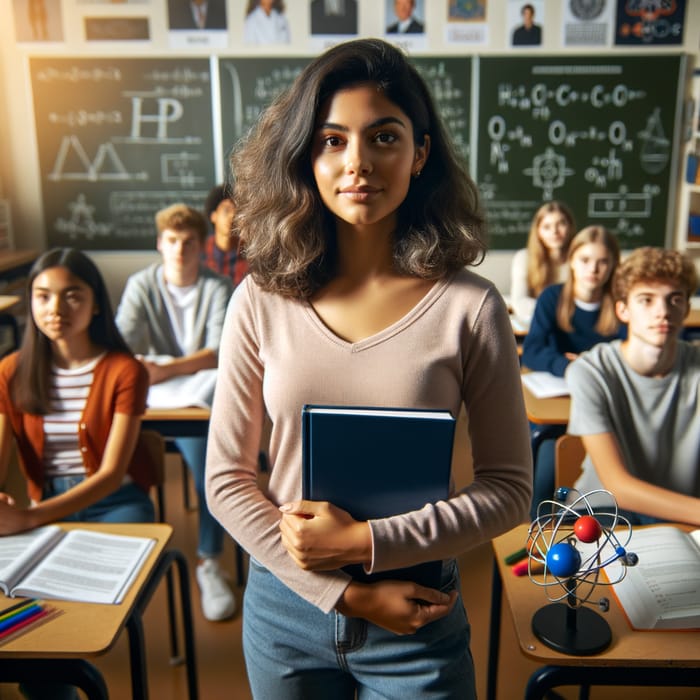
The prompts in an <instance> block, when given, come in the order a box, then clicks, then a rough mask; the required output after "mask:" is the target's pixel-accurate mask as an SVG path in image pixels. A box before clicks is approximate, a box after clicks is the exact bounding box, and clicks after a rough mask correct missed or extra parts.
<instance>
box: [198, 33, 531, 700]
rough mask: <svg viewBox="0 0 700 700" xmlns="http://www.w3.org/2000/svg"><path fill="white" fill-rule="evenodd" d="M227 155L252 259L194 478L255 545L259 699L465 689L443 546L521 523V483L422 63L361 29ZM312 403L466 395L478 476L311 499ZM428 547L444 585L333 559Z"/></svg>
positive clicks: (519, 443)
mask: <svg viewBox="0 0 700 700" xmlns="http://www.w3.org/2000/svg"><path fill="white" fill-rule="evenodd" d="M232 166H233V170H234V172H236V174H237V178H236V187H235V192H234V197H235V199H236V203H237V206H238V209H237V213H236V217H235V219H234V229H235V230H236V231H237V232H238V233H239V234H240V236H241V239H242V241H243V245H244V246H245V251H246V256H247V259H248V261H249V265H250V270H251V273H250V275H249V276H248V277H246V278H245V279H244V281H243V283H242V284H241V285H240V286H239V287H238V288H237V290H236V292H235V293H234V296H233V299H232V301H231V304H230V306H229V311H228V315H227V319H226V322H225V325H224V333H223V337H222V343H221V350H220V362H219V375H218V382H217V387H216V393H215V399H214V406H213V409H212V420H211V428H210V435H209V451H208V455H207V493H208V501H209V504H210V507H211V510H212V512H213V513H214V514H215V515H216V517H218V518H219V519H220V520H221V522H222V523H223V524H224V526H225V527H226V529H227V530H228V531H229V532H230V533H231V534H232V535H233V537H234V538H236V539H237V540H238V541H239V542H240V543H241V545H242V546H243V547H244V548H246V549H247V550H248V551H249V552H250V554H251V567H250V574H249V579H248V584H247V588H246V595H245V598H244V611H243V627H244V631H243V637H244V651H245V656H246V664H247V669H248V676H249V679H250V683H251V687H252V690H253V695H254V697H256V698H272V697H279V698H282V697H284V698H287V699H290V698H298V699H299V700H301V698H303V699H304V700H313V699H314V698H319V699H320V698H328V697H334V698H337V699H338V700H341V699H345V698H347V699H350V698H354V697H355V693H356V692H357V694H358V696H359V697H362V698H379V697H383V698H406V697H433V698H456V697H459V698H472V697H474V696H475V688H474V672H473V666H472V660H471V654H470V651H469V625H468V622H467V619H466V615H465V611H464V608H463V605H462V603H461V600H460V584H459V576H458V571H457V567H456V563H455V559H454V558H455V556H456V555H457V554H460V553H462V552H464V551H465V550H468V549H469V548H470V547H473V546H475V545H477V544H479V543H482V542H485V541H488V540H489V539H490V538H492V537H494V536H496V535H497V534H499V533H501V532H504V531H506V530H508V529H510V528H511V527H513V526H514V525H515V524H517V523H519V522H522V519H523V518H524V516H525V513H526V511H527V506H528V503H529V498H530V488H531V478H532V477H531V464H530V454H529V445H528V430H527V421H526V418H525V413H524V406H523V401H522V394H521V390H520V378H519V367H518V358H517V353H516V347H515V341H514V338H513V333H512V330H511V327H510V322H509V320H508V314H507V310H506V308H505V305H504V304H503V301H502V299H501V297H500V295H499V293H498V292H497V290H496V289H495V288H494V286H493V285H492V284H491V283H489V282H487V281H486V280H484V279H482V278H481V277H479V276H477V275H476V274H474V273H473V272H471V271H469V270H467V269H466V267H465V266H467V265H470V264H474V263H475V262H478V261H480V259H481V258H482V256H483V252H484V243H483V242H482V218H481V215H480V213H479V208H478V199H477V189H476V186H475V185H474V183H473V182H472V180H471V179H470V178H469V176H468V175H467V173H466V172H465V171H464V169H463V167H462V165H461V163H460V161H459V158H458V156H457V155H456V152H455V150H454V149H453V147H452V145H451V143H450V141H449V139H448V137H447V135H446V132H445V129H444V127H443V125H442V123H441V121H440V119H439V117H438V115H437V112H436V109H435V106H434V103H433V100H432V98H431V96H430V94H429V92H428V90H427V88H426V86H425V83H424V82H423V80H422V79H421V77H420V76H419V74H418V73H417V71H416V70H415V69H414V68H413V67H412V66H411V65H410V63H409V62H408V61H407V59H406V57H405V56H404V55H403V54H402V53H401V52H400V51H399V50H398V49H396V48H395V47H393V46H392V45H390V44H388V43H386V42H383V41H380V40H371V39H370V40H357V41H352V42H347V43H344V44H339V45H337V46H335V47H334V48H332V49H330V50H328V51H327V52H326V53H324V54H322V55H321V56H320V57H318V58H317V59H315V60H314V61H312V62H311V63H310V64H309V65H308V66H307V68H306V69H305V70H304V71H303V72H302V73H301V75H300V76H299V78H298V79H297V80H296V81H295V83H294V84H293V86H292V87H291V89H290V90H289V91H288V92H286V93H285V94H284V95H282V96H281V97H280V98H279V99H277V100H276V101H275V102H274V103H273V105H272V106H271V107H270V108H269V109H268V110H267V112H266V113H265V114H264V115H263V117H262V118H261V120H260V121H259V123H258V124H257V126H256V128H255V129H254V130H253V132H252V133H251V134H250V135H249V137H248V138H247V140H246V142H245V143H243V144H241V145H239V147H238V148H237V150H236V152H235V153H234V155H233V161H232ZM306 403H316V404H341V405H356V406H357V405H364V406H389V407H412V408H442V409H448V410H450V411H451V412H452V414H453V415H454V416H457V414H458V413H459V412H460V410H461V409H462V408H463V407H464V408H466V412H467V414H468V417H469V418H468V420H469V429H470V434H471V443H472V455H473V461H474V481H473V482H472V483H471V484H469V485H468V486H466V487H465V488H464V489H463V490H461V491H456V490H453V491H452V493H451V495H450V497H449V498H448V499H446V500H445V501H441V502H438V503H429V504H427V505H426V506H425V507H424V508H422V509H421V510H418V511H412V512H408V513H401V514H398V515H396V516H393V517H389V518H382V519H377V520H372V521H369V522H359V521H355V520H353V519H352V518H351V517H350V516H349V515H348V514H347V513H346V512H344V511H342V510H340V509H338V508H337V507H335V506H333V505H332V504H330V503H325V502H323V503H319V502H310V501H303V500H301V447H302V439H301V409H302V406H303V405H304V404H306ZM265 413H267V414H268V415H269V417H270V419H271V423H272V435H271V440H270V461H271V464H270V471H269V477H270V478H269V484H268V486H267V488H266V489H265V490H262V489H261V488H260V486H259V485H258V482H257V479H256V476H257V475H256V463H257V455H258V450H259V443H260V435H261V431H262V426H263V419H264V416H265ZM504 431H507V432H508V434H509V436H510V439H509V440H507V441H504V440H502V439H499V436H500V435H502V434H503V432H504ZM425 468H426V469H430V468H431V465H430V464H426V465H425ZM399 488H401V484H397V489H399ZM435 559H440V560H443V574H442V583H441V588H440V589H439V590H437V589H431V588H425V587H422V586H419V585H418V584H416V583H413V582H408V581H395V580H382V581H381V582H376V583H361V582H358V581H354V580H352V579H351V578H350V576H349V575H348V574H347V573H345V572H344V571H342V570H341V567H343V566H345V565H347V564H357V563H361V564H363V565H364V567H365V569H366V570H367V571H368V572H369V573H372V572H378V571H386V570H391V569H395V568H400V567H403V566H410V565H412V564H417V563H420V562H423V561H429V560H435Z"/></svg>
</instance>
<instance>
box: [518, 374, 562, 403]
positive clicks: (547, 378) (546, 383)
mask: <svg viewBox="0 0 700 700" xmlns="http://www.w3.org/2000/svg"><path fill="white" fill-rule="evenodd" d="M520 378H521V379H522V382H523V384H524V385H525V386H526V387H527V388H528V389H529V390H530V391H531V393H532V395H533V396H535V397H536V398H538V399H550V398H554V397H555V396H568V395H569V387H568V385H567V383H566V379H564V377H557V376H556V375H555V374H552V373H551V372H524V373H523V374H521V375H520Z"/></svg>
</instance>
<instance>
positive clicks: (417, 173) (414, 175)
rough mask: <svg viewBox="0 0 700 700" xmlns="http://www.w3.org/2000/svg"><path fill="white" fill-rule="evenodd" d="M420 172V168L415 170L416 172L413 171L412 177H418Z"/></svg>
mask: <svg viewBox="0 0 700 700" xmlns="http://www.w3.org/2000/svg"><path fill="white" fill-rule="evenodd" d="M420 174H421V171H420V170H416V172H415V173H413V177H420Z"/></svg>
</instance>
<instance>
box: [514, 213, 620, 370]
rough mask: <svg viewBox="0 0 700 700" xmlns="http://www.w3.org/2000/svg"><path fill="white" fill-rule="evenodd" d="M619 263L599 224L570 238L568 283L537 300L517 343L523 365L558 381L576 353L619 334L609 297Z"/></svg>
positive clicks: (551, 288) (613, 241)
mask: <svg viewBox="0 0 700 700" xmlns="http://www.w3.org/2000/svg"><path fill="white" fill-rule="evenodd" d="M619 260H620V248H619V245H618V243H617V239H616V238H615V236H613V235H612V234H611V233H610V232H609V231H607V230H606V229H605V228H603V227H602V226H587V227H586V228H584V229H582V230H581V231H579V232H578V233H577V234H576V235H575V236H574V237H573V239H572V240H571V244H570V246H569V255H568V266H569V276H568V279H567V280H566V282H564V283H563V284H553V285H550V286H549V287H547V288H546V289H545V290H544V291H543V292H542V294H540V296H539V298H538V299H537V303H536V305H535V313H534V314H533V317H532V322H531V324H530V328H529V330H528V333H527V335H526V336H525V340H524V341H523V357H522V363H523V365H525V367H528V368H529V369H531V370H537V371H545V372H551V373H552V374H555V375H556V376H558V377H563V376H564V372H565V371H566V368H567V366H568V365H569V363H570V362H571V361H572V360H574V359H575V358H576V357H577V356H578V354H579V353H581V352H583V351H584V350H588V349H589V348H591V347H593V346H594V345H595V344H596V343H600V342H604V341H607V340H612V339H613V338H617V337H618V336H619V323H618V321H617V317H616V316H615V308H614V304H613V300H612V295H611V293H610V285H611V282H612V279H611V278H612V274H613V272H614V271H615V267H616V266H617V264H618V262H619Z"/></svg>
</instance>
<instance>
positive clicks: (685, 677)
mask: <svg viewBox="0 0 700 700" xmlns="http://www.w3.org/2000/svg"><path fill="white" fill-rule="evenodd" d="M560 685H578V686H591V685H623V686H655V687H666V686H668V687H671V686H674V687H682V688H696V687H700V668H678V667H677V666H674V667H669V666H666V667H654V668H649V667H641V668H640V667H637V666H632V667H627V666H624V667H623V666H543V667H542V668H539V669H537V671H535V672H534V673H533V674H532V675H531V676H530V679H529V680H528V683H527V687H526V688H525V700H542V699H543V698H544V697H545V696H546V695H547V692H548V691H550V690H551V689H552V688H556V687H557V686H560Z"/></svg>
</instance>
